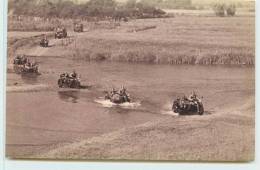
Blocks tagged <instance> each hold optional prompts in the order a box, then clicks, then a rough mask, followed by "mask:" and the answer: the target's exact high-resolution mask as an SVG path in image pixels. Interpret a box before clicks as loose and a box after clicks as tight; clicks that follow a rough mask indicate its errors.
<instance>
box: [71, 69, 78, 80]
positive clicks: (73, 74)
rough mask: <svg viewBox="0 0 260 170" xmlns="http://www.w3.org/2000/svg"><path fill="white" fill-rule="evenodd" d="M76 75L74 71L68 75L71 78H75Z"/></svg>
mask: <svg viewBox="0 0 260 170" xmlns="http://www.w3.org/2000/svg"><path fill="white" fill-rule="evenodd" d="M77 76H78V74H77V73H76V71H75V70H73V72H72V73H71V74H70V77H71V78H77Z"/></svg>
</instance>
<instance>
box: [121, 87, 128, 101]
mask: <svg viewBox="0 0 260 170" xmlns="http://www.w3.org/2000/svg"><path fill="white" fill-rule="evenodd" d="M119 94H120V95H121V96H123V97H124V99H125V101H128V99H129V95H128V94H127V92H126V88H125V87H124V86H122V88H121V89H120V91H119Z"/></svg>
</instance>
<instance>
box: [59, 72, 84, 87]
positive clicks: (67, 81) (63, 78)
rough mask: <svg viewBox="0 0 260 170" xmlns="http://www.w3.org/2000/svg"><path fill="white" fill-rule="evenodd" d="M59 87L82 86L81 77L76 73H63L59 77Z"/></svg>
mask: <svg viewBox="0 0 260 170" xmlns="http://www.w3.org/2000/svg"><path fill="white" fill-rule="evenodd" d="M58 86H59V88H76V89H79V88H81V83H80V79H79V78H78V77H77V75H76V74H73V73H72V74H70V75H69V74H68V73H62V74H61V75H60V78H59V79H58Z"/></svg>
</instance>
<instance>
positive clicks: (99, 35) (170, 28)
mask: <svg viewBox="0 0 260 170" xmlns="http://www.w3.org/2000/svg"><path fill="white" fill-rule="evenodd" d="M146 28H152V29H146ZM132 30H139V31H132ZM254 36H255V34H254V17H234V18H218V17H176V18H169V19H149V20H136V21H131V22H129V23H124V24H122V25H121V26H120V27H118V28H116V29H111V30H93V31H91V32H88V33H86V34H80V35H77V38H76V39H75V43H73V44H72V45H71V46H69V47H68V52H67V54H68V55H69V56H71V57H73V58H74V59H85V60H98V61H103V60H104V61H105V60H106V61H120V62H144V63H153V64H205V65H216V64H227V65H230V64H231V65H232V64H234V65H254V63H255V52H254V50H255V47H254ZM64 50H66V49H64Z"/></svg>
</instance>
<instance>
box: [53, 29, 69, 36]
mask: <svg viewBox="0 0 260 170" xmlns="http://www.w3.org/2000/svg"><path fill="white" fill-rule="evenodd" d="M67 36H68V34H67V30H66V28H64V27H62V28H61V27H58V28H56V32H55V39H57V38H58V39H61V38H66V37H67Z"/></svg>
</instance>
